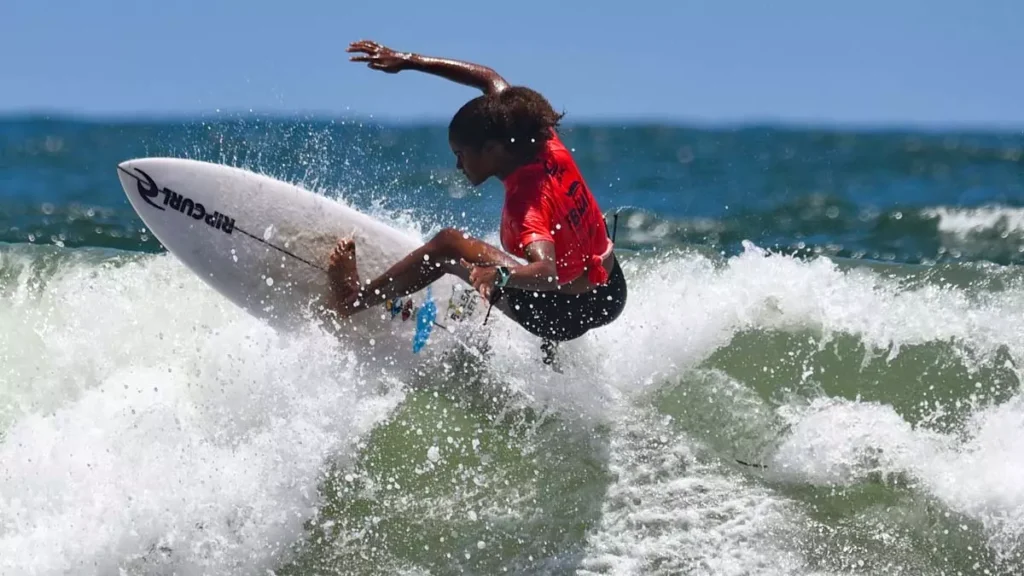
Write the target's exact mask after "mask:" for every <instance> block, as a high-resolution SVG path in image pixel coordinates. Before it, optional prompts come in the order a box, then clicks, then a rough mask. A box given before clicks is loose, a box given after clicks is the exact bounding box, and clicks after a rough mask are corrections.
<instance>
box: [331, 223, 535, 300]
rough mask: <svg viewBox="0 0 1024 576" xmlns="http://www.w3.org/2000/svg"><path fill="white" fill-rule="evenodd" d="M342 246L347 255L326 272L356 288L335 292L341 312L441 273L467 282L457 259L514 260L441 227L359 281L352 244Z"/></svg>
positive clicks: (421, 283)
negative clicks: (368, 278) (375, 274)
mask: <svg viewBox="0 0 1024 576" xmlns="http://www.w3.org/2000/svg"><path fill="white" fill-rule="evenodd" d="M344 242H350V241H344V240H343V241H342V243H344ZM342 243H339V245H341V244H342ZM344 250H345V252H346V253H348V254H351V258H340V259H338V261H337V264H336V265H335V264H334V262H333V261H332V268H331V270H330V271H329V272H328V273H329V274H331V275H332V278H336V279H337V280H338V282H337V283H338V285H339V286H343V287H351V289H352V290H356V292H355V293H352V292H350V291H349V290H350V288H342V290H340V291H336V292H335V295H336V298H337V299H338V300H339V303H338V312H339V314H341V315H342V316H347V315H350V314H352V313H354V312H356V311H357V310H363V309H366V308H372V307H374V306H377V305H379V304H381V303H382V302H384V301H385V300H387V299H388V298H398V297H401V296H405V295H407V294H412V293H413V292H417V291H419V290H422V289H423V288H425V287H426V286H427V285H428V284H431V283H432V282H434V281H436V280H437V279H439V278H441V277H442V276H444V275H445V274H455V275H456V276H459V277H460V278H462V279H463V280H465V281H467V282H468V281H469V270H467V269H465V268H464V267H463V266H462V265H461V264H460V262H461V260H466V261H467V262H470V263H473V264H488V265H495V266H497V265H505V266H515V265H516V264H517V262H516V261H515V260H514V259H513V258H512V257H511V256H509V255H508V254H506V253H504V252H502V251H501V250H499V249H498V248H495V247H494V246H491V245H490V244H488V243H486V242H484V241H483V240H479V239H477V238H473V237H471V236H470V235H469V234H466V233H464V232H461V231H459V230H456V229H454V228H445V229H444V230H441V231H440V232H438V233H437V235H436V236H434V237H433V238H431V239H430V241H429V242H427V243H426V244H424V245H423V246H420V247H419V248H417V249H416V250H414V251H413V252H412V253H410V254H409V255H408V256H406V257H405V258H402V259H401V260H399V261H398V262H397V263H396V264H395V265H393V266H392V267H391V268H390V269H388V271H387V272H385V273H384V274H381V275H380V276H379V277H377V278H374V279H373V280H372V281H370V282H369V283H367V284H362V283H360V281H359V276H358V273H357V271H356V260H355V245H354V244H353V245H351V246H348V245H347V244H346V245H345V246H344ZM342 292H344V294H343V293H342ZM357 302H358V303H357ZM499 308H500V306H499Z"/></svg>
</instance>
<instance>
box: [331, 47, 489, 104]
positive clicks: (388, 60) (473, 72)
mask: <svg viewBox="0 0 1024 576" xmlns="http://www.w3.org/2000/svg"><path fill="white" fill-rule="evenodd" d="M348 52H359V53H361V54H363V55H362V56H352V58H351V60H352V61H353V62H366V64H367V66H369V67H370V68H372V69H374V70H381V71H383V72H388V73H391V74H394V73H396V72H401V71H402V70H417V71H419V72H425V73H427V74H433V75H434V76H440V77H441V78H445V79H447V80H451V81H452V82H458V83H459V84H463V85H466V86H472V87H473V88H477V89H479V90H481V91H483V92H484V93H485V94H494V93H498V92H501V91H503V90H505V89H506V88H508V82H506V81H505V79H504V78H502V77H501V75H499V74H498V73H497V72H495V71H494V70H492V69H491V68H488V67H487V66H481V65H479V64H473V63H472V62H463V61H461V60H452V59H449V58H436V57H433V56H423V55H422V54H414V53H412V52H396V51H395V50H392V49H391V48H388V47H387V46H381V45H380V44H378V43H376V42H373V41H371V40H360V41H359V42H353V43H352V44H350V45H349V47H348Z"/></svg>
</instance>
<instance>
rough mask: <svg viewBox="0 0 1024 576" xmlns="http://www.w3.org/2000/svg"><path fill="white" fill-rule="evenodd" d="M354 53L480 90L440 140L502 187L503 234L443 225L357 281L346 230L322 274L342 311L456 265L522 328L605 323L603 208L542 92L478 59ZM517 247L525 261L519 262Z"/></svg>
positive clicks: (615, 289) (614, 308)
mask: <svg viewBox="0 0 1024 576" xmlns="http://www.w3.org/2000/svg"><path fill="white" fill-rule="evenodd" d="M348 52H351V53H356V54H357V55H355V56H352V57H351V60H352V61H353V62H365V63H366V64H367V66H369V67H370V68H371V69H373V70H380V71H382V72H387V73H392V74H394V73H397V72H401V71H402V70H417V71H420V72H425V73H428V74H434V75H436V76H440V77H442V78H446V79H448V80H451V81H454V82H458V83H460V84H464V85H467V86H472V87H475V88H478V89H480V90H481V91H482V92H483V95H481V96H478V97H476V98H473V99H472V100H470V101H469V102H467V103H466V104H465V105H463V106H462V108H460V109H459V110H458V112H456V113H455V115H454V117H453V118H452V120H451V123H450V124H449V126H448V143H449V145H450V146H451V149H452V152H453V153H454V154H455V159H456V168H457V169H458V170H459V171H461V172H462V173H463V174H464V175H465V176H466V178H467V179H468V180H469V182H470V184H472V185H473V186H479V185H480V184H482V183H484V182H485V181H487V180H488V179H489V178H491V177H496V178H498V179H499V180H501V181H502V183H503V184H504V186H505V202H504V208H503V210H502V214H501V244H502V246H503V247H504V249H505V250H506V251H507V252H505V251H502V250H500V249H499V248H496V247H494V246H491V245H489V244H487V243H486V242H484V241H482V240H479V239H477V238H473V237H471V236H469V235H468V234H466V233H464V232H462V231H459V230H456V229H453V228H447V229H444V230H441V231H440V232H439V233H438V234H437V235H436V236H434V237H433V238H432V239H431V240H430V241H428V242H427V243H426V244H424V245H423V246H421V247H420V248H419V249H417V250H415V251H414V252H412V253H411V254H409V255H408V256H406V257H405V258H403V259H402V260H400V261H399V262H397V263H396V264H394V265H393V266H392V267H391V268H390V269H389V270H387V271H386V272H385V273H384V274H382V275H381V276H380V277H378V278H374V279H372V280H371V281H369V282H367V283H365V284H363V283H362V282H361V281H360V279H359V277H358V272H357V271H356V247H355V243H354V241H353V240H352V239H342V240H340V241H339V242H338V245H337V246H336V247H335V249H334V251H333V253H332V254H331V257H330V265H329V268H328V274H329V277H330V283H331V288H332V293H333V296H334V299H335V302H334V305H335V308H336V310H337V312H338V314H339V315H341V316H349V315H351V314H354V313H356V312H358V311H360V310H365V309H368V308H372V307H374V306H377V305H379V304H381V303H383V302H385V300H387V299H389V298H396V297H400V296H405V295H407V294H411V293H413V292H417V291H419V290H421V289H423V288H425V287H426V286H427V285H429V284H431V283H432V282H434V281H435V280H437V279H439V278H441V277H442V276H443V275H444V274H455V275H457V276H459V277H461V278H462V279H463V280H465V281H466V282H468V283H469V284H471V285H472V286H473V287H474V288H475V289H476V290H477V291H478V292H479V293H480V295H481V296H482V297H483V298H484V299H486V300H488V301H489V302H491V303H493V304H494V305H496V306H497V307H498V308H499V309H500V310H501V311H502V312H504V313H505V314H506V315H507V316H508V317H510V318H511V319H513V320H514V321H516V322H517V323H519V324H520V325H521V326H523V327H524V328H525V329H526V330H528V331H529V332H531V333H533V334H534V335H536V336H539V337H541V338H543V339H544V340H546V341H550V342H563V341H567V340H572V339H575V338H578V337H580V336H582V335H583V334H585V333H586V332H588V331H589V330H592V329H594V328H598V327H600V326H604V325H607V324H609V323H611V322H612V321H614V320H615V319H616V318H617V317H618V316H619V314H620V313H621V312H622V309H623V308H624V307H625V304H626V279H625V276H624V275H623V273H622V269H621V268H620V266H619V263H618V261H617V260H616V258H615V253H614V251H613V250H612V241H611V239H610V238H609V237H608V232H607V228H606V226H605V223H604V218H603V216H602V213H601V210H600V208H599V207H598V204H597V201H596V200H595V199H594V196H593V195H592V194H591V192H590V189H589V188H588V187H587V185H586V183H585V182H584V180H583V177H582V176H581V175H580V172H579V169H578V168H577V166H576V163H575V161H574V160H573V158H572V155H571V154H570V153H569V151H568V150H567V149H566V147H565V145H563V144H562V141H561V139H560V138H559V136H558V133H557V131H556V129H557V127H558V124H559V121H560V120H561V118H562V114H558V113H556V112H555V110H554V109H553V108H552V107H551V104H550V103H548V101H547V99H545V98H544V96H542V95H541V94H540V93H538V92H536V91H534V90H532V89H530V88H526V87H523V86H510V85H509V84H508V82H506V81H505V79H504V78H502V77H501V76H500V75H498V74H497V73H496V72H495V71H494V70H492V69H490V68H487V67H485V66H480V65H477V64H471V63H468V62H461V61H457V60H449V59H444V58H434V57H428V56H422V55H419V54H413V53H409V52H396V51H394V50H392V49H390V48H387V47H385V46H382V45H380V44H377V43H376V42H371V41H359V42H354V43H352V44H351V45H350V46H349V47H348ZM514 257H516V258H520V259H522V260H525V261H526V263H525V264H524V263H521V262H520V261H517V260H516V259H515V258H514Z"/></svg>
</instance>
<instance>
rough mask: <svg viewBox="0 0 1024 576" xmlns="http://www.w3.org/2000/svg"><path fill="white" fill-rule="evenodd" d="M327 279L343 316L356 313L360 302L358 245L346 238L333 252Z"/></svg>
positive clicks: (339, 242)
mask: <svg viewBox="0 0 1024 576" xmlns="http://www.w3.org/2000/svg"><path fill="white" fill-rule="evenodd" d="M327 279H328V281H329V282H330V284H331V292H332V293H333V294H334V300H335V307H336V308H337V310H338V313H339V314H341V315H342V316H348V315H349V314H351V313H353V312H355V304H356V302H357V301H358V300H359V271H358V270H357V269H356V243H355V242H354V241H353V240H352V239H350V238H345V239H342V240H339V241H338V245H337V246H335V247H334V251H333V252H331V259H330V263H329V264H328V266H327Z"/></svg>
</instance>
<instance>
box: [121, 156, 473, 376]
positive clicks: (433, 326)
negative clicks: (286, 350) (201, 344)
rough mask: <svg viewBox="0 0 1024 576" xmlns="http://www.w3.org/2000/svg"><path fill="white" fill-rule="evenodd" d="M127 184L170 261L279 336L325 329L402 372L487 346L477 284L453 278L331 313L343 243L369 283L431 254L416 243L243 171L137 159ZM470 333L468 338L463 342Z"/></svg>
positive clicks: (127, 167) (125, 168)
mask: <svg viewBox="0 0 1024 576" xmlns="http://www.w3.org/2000/svg"><path fill="white" fill-rule="evenodd" d="M117 173H118V177H119V179H120V182H121V186H122V187H123V188H124V192H125V194H126V195H127V197H128V201H129V202H130V203H131V205H132V207H133V208H134V209H135V211H136V212H137V213H138V215H139V217H140V218H141V219H142V221H143V222H144V223H145V225H146V227H147V228H148V229H149V231H150V232H151V233H152V234H153V236H155V237H156V239H157V240H159V241H160V243H161V244H162V245H163V246H164V247H165V248H166V249H167V250H168V251H169V252H170V253H171V254H173V255H174V256H175V257H176V258H177V259H178V260H180V261H181V262H182V263H183V264H184V265H185V266H186V267H187V268H188V269H189V270H191V271H192V272H193V273H194V274H195V275H196V276H198V277H199V278H201V279H202V280H203V281H204V282H206V284H208V285H209V286H211V287H212V288H213V289H214V290H216V291H217V292H218V293H219V294H221V295H222V296H223V297H225V298H227V299H228V300H230V301H231V302H233V303H234V304H236V305H238V306H239V307H241V308H242V309H243V310H245V311H246V312H248V313H249V314H251V315H253V316H255V317H257V318H260V319H262V320H264V321H266V322H268V323H269V324H271V325H272V326H274V327H275V328H279V329H284V330H292V329H296V328H298V327H301V326H303V325H308V323H309V322H310V321H316V322H321V323H322V324H323V325H325V326H328V327H331V328H332V329H333V331H335V332H336V333H337V334H338V335H339V337H344V338H348V339H351V340H353V341H357V342H359V343H361V344H362V345H364V346H369V347H372V348H373V349H374V350H375V351H376V352H379V353H380V355H381V357H382V358H385V359H386V358H391V359H392V360H400V361H408V360H410V359H411V358H410V355H413V354H418V353H420V352H421V351H423V350H424V349H428V350H429V349H434V348H442V349H445V348H448V347H450V346H451V345H459V346H463V347H467V346H471V345H470V344H469V343H470V342H474V341H475V342H479V338H480V333H481V331H480V330H479V329H477V328H478V327H479V325H481V323H482V319H483V316H484V314H483V313H482V312H481V311H480V308H483V305H482V304H481V302H480V298H479V296H478V295H476V293H475V292H474V291H473V290H472V288H471V287H470V286H469V285H467V284H466V283H465V282H463V281H462V280H461V279H458V278H456V277H454V276H451V275H449V276H445V277H444V278H442V279H441V280H439V281H438V282H435V283H434V284H432V285H431V286H430V287H428V288H426V289H424V290H422V291H420V292H418V293H415V294H411V295H409V296H407V297H402V298H396V299H394V300H390V301H388V302H386V303H384V305H382V306H380V307H379V308H378V309H372V310H365V311H362V312H360V313H358V314H356V315H353V316H352V317H350V318H347V319H339V318H337V317H336V315H332V314H331V311H330V309H329V305H328V302H329V300H328V296H329V286H328V282H327V273H326V270H327V266H328V262H329V257H330V254H331V251H332V250H333V249H334V246H335V245H336V244H337V241H338V240H339V239H340V238H343V237H353V238H354V239H355V242H356V262H357V269H358V271H359V275H360V278H361V279H363V280H366V279H369V278H375V277H377V276H378V275H380V274H381V273H383V272H385V271H386V270H387V269H388V268H389V267H390V266H391V265H393V264H394V263H395V262H397V261H398V260H400V259H401V258H402V257H404V256H406V255H407V254H408V253H409V252H411V251H413V250H415V249H416V248H417V247H419V246H421V245H422V242H423V241H422V239H421V238H419V237H417V236H415V235H413V234H410V233H407V232H405V231H402V230H399V229H397V228H395V227H392V226H390V225H388V224H387V223H385V222H383V221H381V220H379V219H377V218H374V217H372V216H370V215H368V214H365V213H363V212H360V211H358V210H355V209H353V208H352V207H350V206H347V205H345V204H342V203H341V202H338V201H336V200H334V199H331V198H328V197H326V196H322V195H319V194H315V193H313V192H310V191H308V190H306V189H304V188H302V187H299V186H296V185H294V184H290V183H287V182H283V181H281V180H278V179H275V178H272V177H269V176H266V175H263V174H257V173H255V172H252V171H248V170H244V169H241V168H237V167H232V166H226V165H221V164H214V163H209V162H203V161H199V160H190V159H183V158H138V159H133V160H127V161H124V162H122V163H120V164H119V165H118V166H117ZM185 305H187V304H185ZM459 327H466V328H467V329H465V330H462V333H458V332H459V330H458V329H459ZM474 338H476V340H474ZM439 341H440V343H438V342H439ZM428 343H429V345H428Z"/></svg>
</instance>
